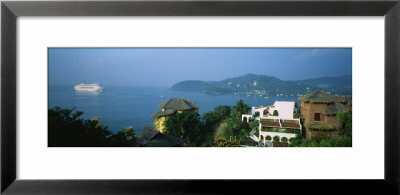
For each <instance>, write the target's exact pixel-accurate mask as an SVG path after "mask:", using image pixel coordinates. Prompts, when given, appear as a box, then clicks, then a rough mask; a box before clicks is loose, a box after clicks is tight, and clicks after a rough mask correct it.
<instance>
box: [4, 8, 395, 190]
mask: <svg viewBox="0 0 400 195" xmlns="http://www.w3.org/2000/svg"><path fill="white" fill-rule="evenodd" d="M19 16H385V27H384V28H385V103H384V105H385V124H384V128H385V176H384V179H382V180H212V181H210V180H19V179H16V168H17V167H16V164H17V159H16V144H17V143H16V114H17V111H16V108H17V107H16V106H17V105H16V98H17V93H16V89H17V83H16V80H17V79H16V76H17V75H16V72H17V66H16V62H17V60H16V51H17V44H16V41H17V40H16V33H17V26H16V24H17V21H16V20H17V18H18V17H19ZM399 35H400V3H399V0H340V1H330V0H329V1H326V0H280V1H277V0H253V1H245V0H236V1H232V0H231V1H229V0H206V1H193V0H158V1H153V0H142V1H137V0H136V1H134V0H133V1H129V0H128V1H110V0H105V1H2V2H1V173H0V174H1V182H0V184H1V192H2V193H4V194H31V193H32V194H87V193H92V194H97V193H101V194H161V193H162V194H165V193H167V194H176V193H180V194H182V193H185V194H206V193H218V194H234V193H241V194H242V193H243V191H242V190H245V191H244V193H245V194H250V193H253V192H257V193H258V192H265V193H266V192H268V193H280V194H294V193H298V192H299V191H304V192H306V193H307V194H342V193H343V192H349V193H358V194H359V193H363V192H368V193H371V192H372V193H374V192H376V193H379V194H399V193H400V185H399V183H400V178H399V170H400V162H399V160H400V158H399V152H400V150H399V149H400V144H399V142H400V139H399V138H400V134H399V127H400V121H399V120H398V118H399V116H400V104H399V100H400V82H399V81H400V77H399V76H400V38H399ZM375 128H382V127H375ZM198 168H201V167H198ZM366 171H368V170H366ZM249 186H250V187H249ZM286 186H290V187H286ZM321 190H323V191H321Z"/></svg>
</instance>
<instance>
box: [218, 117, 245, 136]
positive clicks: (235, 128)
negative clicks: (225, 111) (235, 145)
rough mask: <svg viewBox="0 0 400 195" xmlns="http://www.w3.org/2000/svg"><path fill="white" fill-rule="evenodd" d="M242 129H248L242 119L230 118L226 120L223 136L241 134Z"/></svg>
mask: <svg viewBox="0 0 400 195" xmlns="http://www.w3.org/2000/svg"><path fill="white" fill-rule="evenodd" d="M241 129H248V127H247V125H246V123H244V122H243V121H242V120H240V119H235V118H230V119H228V120H226V125H225V127H224V128H223V132H222V136H224V137H226V138H228V137H230V136H239V135H240V131H241Z"/></svg>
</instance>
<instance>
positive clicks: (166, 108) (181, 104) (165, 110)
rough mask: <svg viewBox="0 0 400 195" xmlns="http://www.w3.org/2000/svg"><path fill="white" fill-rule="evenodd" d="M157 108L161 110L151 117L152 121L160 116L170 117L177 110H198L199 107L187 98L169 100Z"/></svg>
mask: <svg viewBox="0 0 400 195" xmlns="http://www.w3.org/2000/svg"><path fill="white" fill-rule="evenodd" d="M158 107H159V108H161V109H162V110H160V111H158V112H156V113H154V114H153V115H152V117H153V118H154V119H155V118H159V117H162V116H168V115H171V114H173V113H175V112H176V111H177V110H182V111H183V110H192V109H198V108H199V106H198V105H197V104H196V103H194V102H192V101H191V100H189V99H187V98H171V99H169V100H167V101H165V102H163V103H161V104H159V105H158Z"/></svg>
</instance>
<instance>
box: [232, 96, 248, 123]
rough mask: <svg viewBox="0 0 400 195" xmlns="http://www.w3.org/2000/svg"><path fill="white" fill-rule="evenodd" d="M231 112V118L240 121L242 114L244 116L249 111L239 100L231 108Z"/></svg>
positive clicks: (246, 105)
mask: <svg viewBox="0 0 400 195" xmlns="http://www.w3.org/2000/svg"><path fill="white" fill-rule="evenodd" d="M232 110H233V112H232V113H231V117H233V118H236V119H241V118H242V114H246V113H248V112H249V110H250V106H249V105H248V104H245V103H244V101H243V100H242V99H241V100H239V101H237V102H236V105H235V106H233V109H232Z"/></svg>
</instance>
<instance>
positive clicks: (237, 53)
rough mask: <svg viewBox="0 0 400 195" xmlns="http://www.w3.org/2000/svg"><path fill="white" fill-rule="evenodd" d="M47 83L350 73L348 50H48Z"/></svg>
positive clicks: (163, 82)
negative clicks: (251, 74) (250, 74)
mask: <svg viewBox="0 0 400 195" xmlns="http://www.w3.org/2000/svg"><path fill="white" fill-rule="evenodd" d="M48 67H49V85H50V86H56V85H76V84H79V83H82V82H85V83H94V82H95V83H100V85H103V86H145V87H150V86H154V87H170V86H172V85H173V84H175V83H177V82H180V81H184V80H202V81H220V80H223V79H226V78H232V77H238V76H242V75H245V74H249V73H253V74H258V75H268V76H274V77H277V78H279V79H282V80H301V79H309V78H318V77H332V76H343V75H351V74H352V49H351V48H49V49H48Z"/></svg>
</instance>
